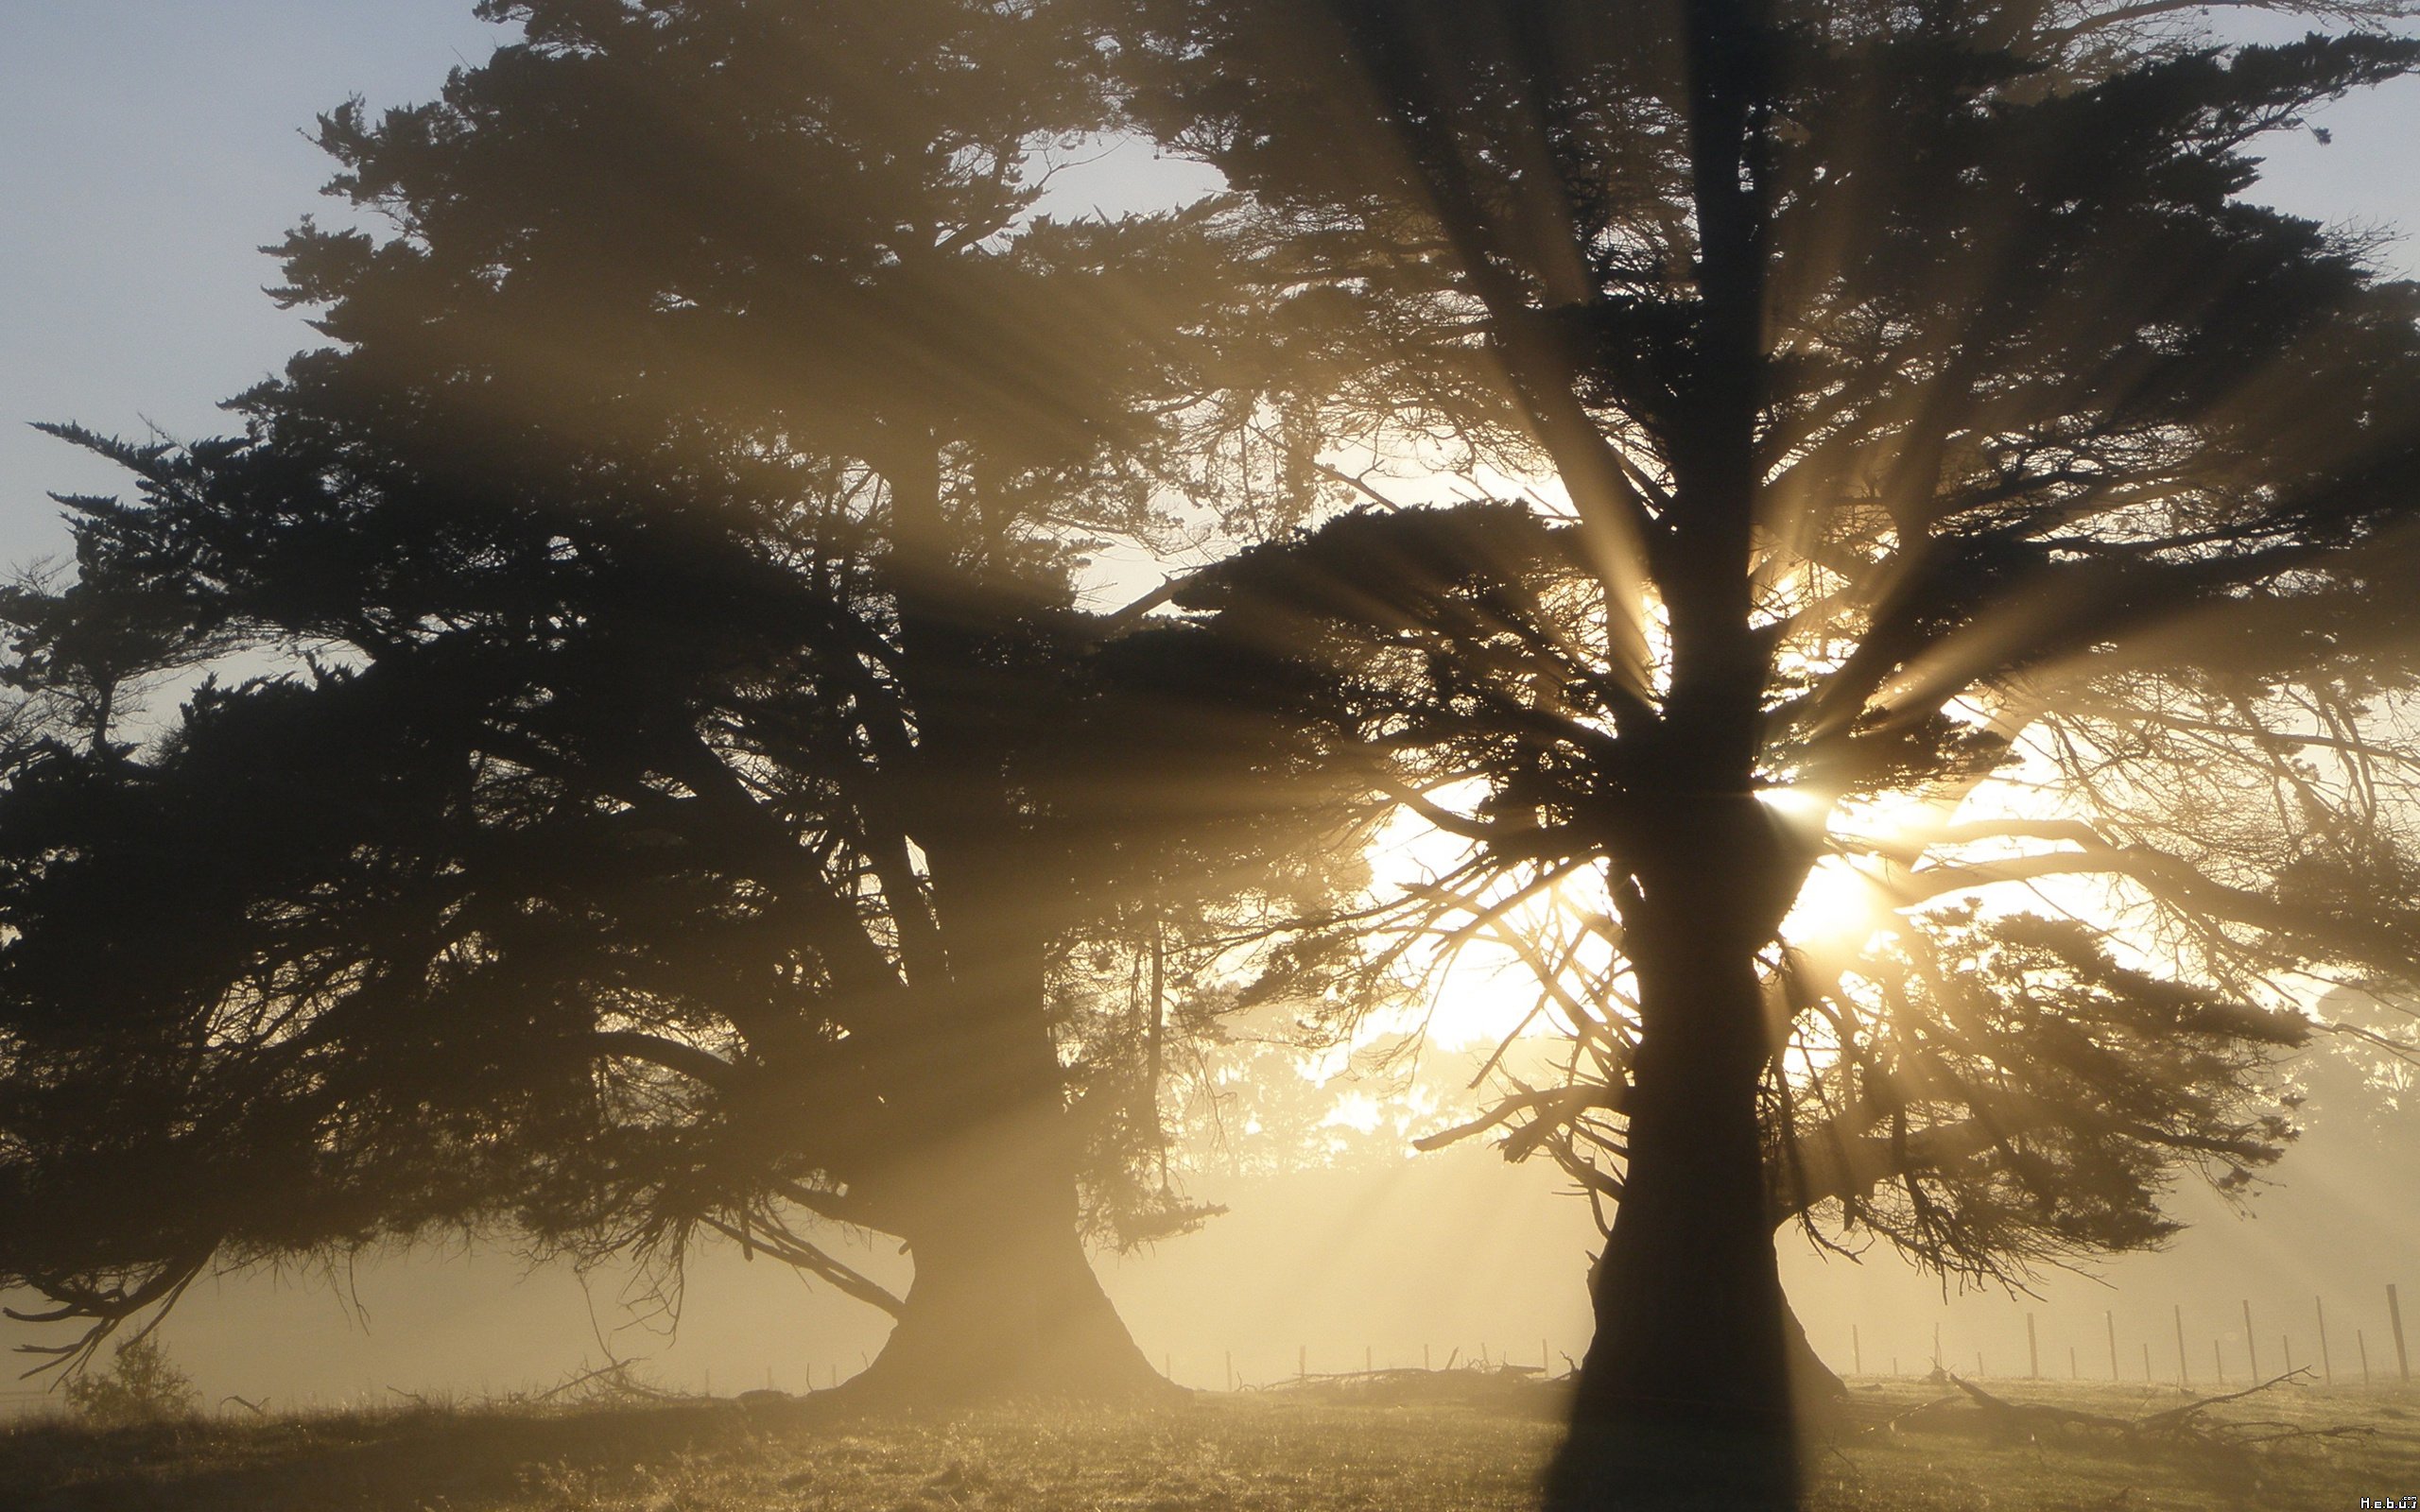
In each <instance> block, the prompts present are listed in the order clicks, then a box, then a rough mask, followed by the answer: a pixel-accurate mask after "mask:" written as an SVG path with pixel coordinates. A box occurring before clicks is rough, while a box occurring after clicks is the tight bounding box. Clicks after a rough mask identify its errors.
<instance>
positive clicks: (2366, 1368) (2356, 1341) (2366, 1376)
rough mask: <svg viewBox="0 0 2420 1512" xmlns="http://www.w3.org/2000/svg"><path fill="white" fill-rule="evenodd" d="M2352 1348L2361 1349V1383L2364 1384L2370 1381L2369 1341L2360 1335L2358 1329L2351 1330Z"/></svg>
mask: <svg viewBox="0 0 2420 1512" xmlns="http://www.w3.org/2000/svg"><path fill="white" fill-rule="evenodd" d="M2353 1348H2355V1349H2359V1350H2360V1351H2361V1384H2363V1385H2365V1386H2366V1385H2368V1384H2369V1383H2370V1341H2369V1340H2367V1339H2365V1338H2363V1337H2362V1336H2361V1331H2360V1330H2359V1329H2355V1330H2354V1331H2353Z"/></svg>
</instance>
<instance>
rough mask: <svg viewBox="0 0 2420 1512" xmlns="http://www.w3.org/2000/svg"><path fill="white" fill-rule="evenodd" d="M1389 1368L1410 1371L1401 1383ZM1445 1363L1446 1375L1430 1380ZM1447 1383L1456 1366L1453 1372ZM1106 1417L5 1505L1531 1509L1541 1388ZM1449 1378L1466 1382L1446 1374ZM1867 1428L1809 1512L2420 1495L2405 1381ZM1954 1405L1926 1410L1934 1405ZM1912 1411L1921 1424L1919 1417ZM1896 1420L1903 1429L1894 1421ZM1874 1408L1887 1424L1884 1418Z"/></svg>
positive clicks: (1864, 1396) (949, 1424)
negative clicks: (2027, 1417)
mask: <svg viewBox="0 0 2420 1512" xmlns="http://www.w3.org/2000/svg"><path fill="white" fill-rule="evenodd" d="M1405 1374H1406V1375H1407V1376H1409V1375H1413V1374H1416V1373H1410V1372H1407V1373H1405ZM1438 1374H1439V1375H1440V1376H1441V1377H1442V1376H1443V1375H1444V1374H1445V1373H1443V1372H1439V1373H1438ZM1457 1374H1460V1373H1459V1372H1458V1373H1457ZM1378 1384H1379V1386H1380V1388H1381V1389H1380V1390H1379V1391H1376V1392H1373V1391H1372V1390H1370V1389H1368V1388H1367V1387H1366V1386H1362V1385H1358V1384H1357V1383H1335V1384H1332V1385H1330V1386H1328V1387H1326V1388H1324V1389H1312V1390H1285V1391H1271V1392H1263V1393H1246V1394H1239V1395H1234V1396H1224V1395H1219V1394H1212V1393H1205V1394H1202V1395H1201V1396H1199V1397H1197V1398H1195V1399H1194V1400H1193V1401H1192V1402H1191V1403H1189V1404H1187V1405H1182V1406H1177V1407H1171V1408H1164V1409H1156V1410H1152V1411H1148V1412H1133V1413H1123V1414H1120V1413H1101V1412H1083V1411H1075V1410H1069V1409H1063V1408H1043V1407H1020V1408H1002V1409H994V1410H989V1411H981V1412H971V1413H962V1414H950V1415H938V1416H933V1417H913V1416H909V1417H884V1418H860V1419H855V1420H833V1421H819V1420H817V1419H816V1417H815V1415H814V1414H813V1413H812V1412H811V1411H810V1410H809V1409H807V1408H804V1407H801V1406H799V1405H796V1404H794V1403H788V1402H776V1401H769V1400H752V1401H751V1402H750V1403H749V1404H747V1405H741V1404H738V1403H733V1402H728V1401H717V1402H678V1403H662V1404H654V1405H646V1406H624V1407H611V1406H598V1405H591V1406H588V1407H584V1408H580V1409H577V1410H569V1409H557V1410H545V1409H533V1408H529V1407H526V1406H522V1407H512V1406H506V1407H480V1408H475V1409H474V1408H459V1409H434V1408H413V1409H411V1410H407V1411H397V1412H391V1413H384V1414H375V1415H364V1414H353V1415H326V1416H317V1417H298V1418H290V1419H277V1420H268V1421H251V1420H247V1421H243V1422H237V1421H233V1420H230V1419H225V1418H220V1419H212V1420H207V1421H199V1422H192V1423H186V1424H183V1425H178V1426H162V1427H153V1428H134V1429H117V1430H108V1431H96V1430H88V1429H83V1428H79V1427H78V1426H76V1425H74V1424H72V1423H67V1422H60V1421H53V1422H25V1423H20V1424H18V1425H16V1426H14V1427H11V1428H9V1429H5V1430H0V1506H5V1507H7V1508H8V1509H9V1512H19V1509H23V1512H103V1509H107V1512H133V1509H148V1508H176V1509H179V1512H185V1509H192V1512H218V1509H226V1512H233V1509H238V1508H240V1509H243V1512H286V1509H289V1508H290V1509H295V1512H301V1509H305V1508H308V1509H311V1512H320V1509H338V1508H343V1509H358V1512H572V1509H582V1512H585V1509H590V1508H596V1509H610V1512H625V1509H627V1512H1062V1509H1064V1512H1077V1509H1083V1512H1094V1509H1103V1512H1106V1509H1132V1512H1195V1509H1204V1512H1206V1509H1212V1508H1216V1509H1221V1512H1225V1509H1236V1512H1342V1509H1346V1508H1353V1509H1387V1512H1409V1509H1420V1512H1463V1509H1470V1512H1478V1509H1491V1512H1492V1509H1497V1508H1502V1509H1506V1512H1515V1509H1522V1512H1526V1509H1527V1508H1529V1507H1530V1506H1531V1505H1533V1504H1534V1495H1535V1493H1534V1489H1533V1487H1534V1486H1535V1483H1536V1477H1537V1474H1538V1471H1539V1469H1540V1468H1541V1466H1542V1465H1543V1464H1544V1463H1545V1460H1546V1457H1547V1455H1548V1454H1549V1453H1550V1452H1552V1450H1553V1448H1554V1445H1555V1442H1556V1440H1557V1438H1558V1437H1559V1429H1558V1428H1557V1426H1556V1423H1555V1399H1554V1397H1553V1395H1552V1388H1550V1387H1544V1386H1540V1385H1537V1384H1536V1383H1526V1382H1507V1383H1501V1385H1500V1386H1497V1387H1492V1388H1490V1389H1478V1388H1477V1387H1476V1386H1474V1387H1473V1388H1472V1389H1468V1390H1463V1389H1459V1387H1460V1386H1461V1385H1462V1384H1464V1383H1443V1382H1441V1383H1435V1384H1434V1385H1432V1384H1431V1383H1426V1382H1417V1381H1407V1380H1398V1381H1396V1382H1394V1383H1392V1389H1387V1388H1389V1386H1390V1384H1391V1383H1386V1382H1380V1383H1378ZM1448 1384H1450V1385H1453V1386H1455V1387H1457V1389H1438V1387H1439V1386H1444V1385H1448ZM1858 1385H1859V1387H1860V1389H1858V1391H1856V1392H1855V1393H1854V1394H1853V1396H1854V1400H1855V1401H1856V1403H1857V1417H1858V1421H1859V1422H1860V1423H1861V1424H1862V1425H1864V1427H1863V1428H1862V1429H1861V1430H1858V1431H1853V1432H1852V1433H1851V1434H1849V1435H1843V1436H1842V1437H1841V1439H1840V1440H1839V1442H1838V1443H1837V1445H1836V1447H1834V1448H1829V1449H1825V1450H1824V1451H1822V1452H1819V1453H1818V1454H1817V1455H1816V1457H1815V1458H1814V1460H1813V1461H1812V1462H1811V1465H1810V1471H1811V1475H1812V1481H1813V1491H1812V1495H1811V1497H1810V1500H1809V1505H1810V1508H1812V1509H1814V1512H1849V1509H1851V1508H1855V1509H1859V1512H1864V1509H1876V1512H1933V1509H1944V1512H1946V1509H1949V1508H1958V1509H1961V1512H1965V1509H1969V1508H1977V1507H1988V1508H1993V1509H1996V1512H2013V1509H2014V1512H2030V1509H2035V1508H2039V1509H2044V1512H2049V1509H2054V1508H2055V1509H2058V1512H2073V1509H2076V1508H2085V1507H2096V1506H2097V1507H2110V1508H2125V1509H2130V1512H2148V1509H2157V1508H2176V1509H2185V1508H2192V1509H2196V1512H2199V1509H2202V1508H2210V1507H2243V1508H2259V1509H2261V1512H2274V1509H2291V1508H2302V1507H2310V1508H2340V1507H2341V1508H2353V1507H2357V1506H2359V1503H2360V1498H2361V1497H2363V1496H2370V1497H2373V1498H2392V1497H2403V1496H2420V1393H2413V1392H2405V1391H2388V1390H2383V1389H2382V1390H2378V1391H2372V1392H2363V1391H2359V1390H2352V1389H2339V1390H2334V1391H2326V1390H2319V1389H2309V1388H2300V1389H2280V1390H2276V1391H2272V1392H2270V1393H2267V1394H2266V1395H2264V1396H2263V1397H2261V1398H2259V1399H2257V1400H2255V1401H2251V1402H2245V1403H2239V1404H2237V1405H2236V1407H2235V1408H2234V1409H2233V1411H2232V1416H2233V1417H2235V1418H2236V1419H2238V1420H2245V1419H2252V1418H2261V1419H2269V1420H2273V1421H2276V1422H2279V1423H2282V1424H2285V1425H2288V1426H2290V1427H2296V1428H2325V1427H2351V1428H2355V1429H2360V1430H2367V1432H2363V1433H2359V1434H2356V1435H2350V1436H2343V1437H2337V1438H2330V1439H2322V1440H2309V1439H2306V1440H2300V1441H2290V1442H2288V1443H2284V1444H2280V1445H2274V1446H2271V1447H2267V1448H2262V1449H2254V1450H2246V1451H2235V1452H2214V1451H2212V1450H2210V1449H2208V1448H2207V1447H2197V1446H2187V1445H2178V1446H2166V1447H2161V1446H2152V1447H2141V1446H2136V1447H2135V1448H2132V1449H2128V1448H2126V1447H2124V1446H2121V1445H2119V1444H2118V1443H2116V1442H2114V1441H2112V1435H2107V1434H2102V1433H2094V1432H2068V1433H2064V1434H2046V1435H2043V1436H2042V1437H2041V1438H2040V1439H2039V1440H2038V1441H2035V1440H2029V1439H2027V1438H2025V1437H2023V1436H2021V1435H2020V1436H2009V1435H1995V1434H1994V1433H1993V1432H1992V1431H1991V1429H1990V1425H1989V1423H1988V1421H1987V1417H1988V1415H1987V1414H1986V1413H1984V1412H1983V1411H1980V1410H1979V1409H1977V1408H1975V1407H1974V1406H1973V1405H1971V1404H1970V1403H1968V1402H1967V1401H1965V1400H1962V1399H1960V1400H1945V1399H1949V1398H1952V1397H1954V1396H1955V1393H1953V1392H1950V1391H1947V1390H1945V1388H1943V1387H1941V1386H1937V1385H1927V1384H1923V1383H1917V1382H1913V1381H1894V1382H1888V1383H1858ZM1991 1385H1992V1389H1993V1390H1994V1391H1995V1392H1997V1393H1998V1394H1999V1395H2001V1396H2003V1397H2005V1398H2007V1399H2009V1400H2021V1401H2026V1402H2035V1403H2046V1404H2054V1405H2059V1406H2064V1407H2067V1408H2070V1409H2075V1410H2081V1411H2085V1412H2092V1413H2100V1414H2106V1415H2113V1416H2121V1417H2140V1416H2143V1415H2146V1414H2149V1413H2152V1412H2156V1411H2159V1410H2162V1409H2164V1408H2167V1407H2169V1406H2172V1405H2174V1404H2175V1403H2176V1402H2177V1401H2179V1400H2182V1399H2180V1398H2179V1397H2178V1396H2177V1395H2176V1394H2175V1393H2174V1392H2173V1391H2159V1392H2155V1391H2152V1390H2150V1389H2148V1388H2144V1387H2135V1388H2130V1389H2129V1388H2117V1387H2110V1386H2098V1387H2095V1386H2067V1385H2057V1386H2050V1385H2044V1386H2033V1387H2029V1386H2028V1385H2026V1384H2025V1383H2000V1382H1995V1383H1991ZM1935 1402H1941V1403H1944V1404H1942V1405H1939V1406H1934V1407H1930V1408H1927V1409H1926V1410H1923V1411H1917V1409H1919V1408H1925V1405H1926V1404H1927V1403H1935ZM1910 1414H1912V1416H1910ZM1893 1418H1896V1419H1897V1421H1896V1422H1895V1424H1892V1421H1891V1420H1892V1419H1893ZM1886 1425H1889V1426H1886Z"/></svg>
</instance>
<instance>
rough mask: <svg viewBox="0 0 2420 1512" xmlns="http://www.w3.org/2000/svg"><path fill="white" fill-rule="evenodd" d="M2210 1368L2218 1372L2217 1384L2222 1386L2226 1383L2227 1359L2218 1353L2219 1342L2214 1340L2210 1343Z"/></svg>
mask: <svg viewBox="0 0 2420 1512" xmlns="http://www.w3.org/2000/svg"><path fill="white" fill-rule="evenodd" d="M2210 1368H2211V1369H2213V1370H2215V1371H2217V1372H2218V1375H2219V1384H2220V1385H2222V1386H2223V1385H2225V1384H2226V1383H2227V1357H2226V1356H2225V1355H2223V1354H2221V1353H2220V1352H2219V1341H2218V1340H2216V1339H2212V1340H2211V1341H2210Z"/></svg>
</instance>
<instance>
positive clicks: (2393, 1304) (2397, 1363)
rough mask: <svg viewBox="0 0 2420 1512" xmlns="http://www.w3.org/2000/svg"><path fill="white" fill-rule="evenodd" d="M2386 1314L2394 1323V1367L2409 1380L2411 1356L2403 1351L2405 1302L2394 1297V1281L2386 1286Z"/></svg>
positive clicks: (2389, 1320) (2388, 1319)
mask: <svg viewBox="0 0 2420 1512" xmlns="http://www.w3.org/2000/svg"><path fill="white" fill-rule="evenodd" d="M2386 1316H2387V1321H2388V1322H2390V1323H2392V1324H2394V1367H2395V1368H2396V1369H2397V1370H2399V1371H2401V1372H2402V1374H2403V1379H2404V1380H2406V1381H2409V1380H2411V1356H2410V1355H2408V1354H2406V1353H2404V1352H2403V1304H2402V1303H2400V1302H2398V1301H2396V1300H2395V1299H2394V1282H2393V1281H2389V1282H2388V1283H2387V1288H2386Z"/></svg>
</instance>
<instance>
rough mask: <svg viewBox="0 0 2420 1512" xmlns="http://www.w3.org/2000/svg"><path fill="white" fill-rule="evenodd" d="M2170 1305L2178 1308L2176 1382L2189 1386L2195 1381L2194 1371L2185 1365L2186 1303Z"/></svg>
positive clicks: (2172, 1303)
mask: <svg viewBox="0 0 2420 1512" xmlns="http://www.w3.org/2000/svg"><path fill="white" fill-rule="evenodd" d="M2169 1306H2170V1307H2173V1308H2174V1309H2176V1383H2177V1384H2178V1385H2180V1386H2189V1385H2191V1384H2192V1383H2193V1372H2192V1371H2191V1370H2189V1369H2187V1368H2186V1365H2185V1304H2184V1303H2182V1302H2171V1303H2169Z"/></svg>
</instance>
